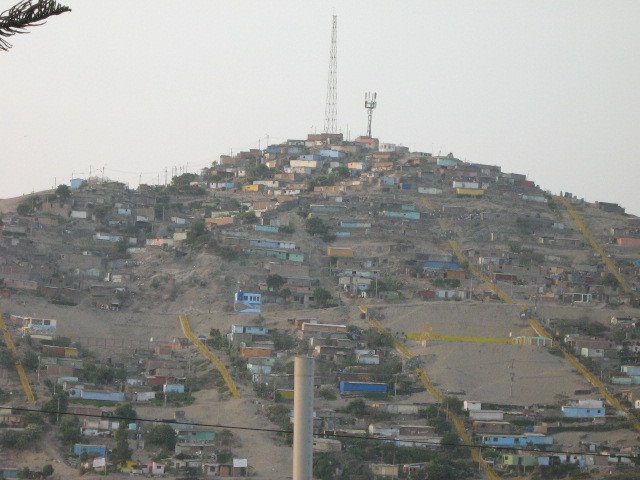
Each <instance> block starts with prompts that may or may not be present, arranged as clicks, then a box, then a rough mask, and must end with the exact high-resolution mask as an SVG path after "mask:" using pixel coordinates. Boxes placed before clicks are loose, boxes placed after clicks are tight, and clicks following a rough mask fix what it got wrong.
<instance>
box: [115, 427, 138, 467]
mask: <svg viewBox="0 0 640 480" xmlns="http://www.w3.org/2000/svg"><path fill="white" fill-rule="evenodd" d="M115 440H116V446H115V448H114V449H113V453H112V455H111V458H112V459H113V462H114V463H115V464H116V465H122V464H123V463H126V462H127V461H128V460H131V454H132V453H133V452H132V451H131V448H129V434H128V432H127V423H126V422H120V425H118V429H117V430H116V434H115Z"/></svg>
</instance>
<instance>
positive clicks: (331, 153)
mask: <svg viewBox="0 0 640 480" xmlns="http://www.w3.org/2000/svg"><path fill="white" fill-rule="evenodd" d="M320 156H321V157H326V158H344V157H346V154H345V153H344V152H339V151H338V150H320Z"/></svg>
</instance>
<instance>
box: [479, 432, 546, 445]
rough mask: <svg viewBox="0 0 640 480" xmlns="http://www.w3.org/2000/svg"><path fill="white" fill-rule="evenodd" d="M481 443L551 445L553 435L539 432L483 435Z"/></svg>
mask: <svg viewBox="0 0 640 480" xmlns="http://www.w3.org/2000/svg"><path fill="white" fill-rule="evenodd" d="M482 444H483V445H492V446H496V447H521V446H532V445H553V437H552V436H550V435H543V434H541V433H525V434H524V435H483V436H482Z"/></svg>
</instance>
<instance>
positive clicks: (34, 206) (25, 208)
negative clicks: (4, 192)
mask: <svg viewBox="0 0 640 480" xmlns="http://www.w3.org/2000/svg"><path fill="white" fill-rule="evenodd" d="M40 207H42V198H41V197H40V196H39V195H29V196H28V197H27V198H26V199H24V200H23V201H21V202H20V203H19V204H18V207H17V208H16V211H17V212H18V214H19V215H29V214H31V213H33V212H34V211H36V210H38V209H39V208H40Z"/></svg>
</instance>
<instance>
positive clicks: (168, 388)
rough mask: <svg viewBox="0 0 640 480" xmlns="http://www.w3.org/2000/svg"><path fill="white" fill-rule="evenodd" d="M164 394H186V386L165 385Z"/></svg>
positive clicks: (178, 384) (177, 384) (163, 387)
mask: <svg viewBox="0 0 640 480" xmlns="http://www.w3.org/2000/svg"><path fill="white" fill-rule="evenodd" d="M162 390H163V391H164V393H184V385H182V384H181V383H165V384H164V385H163V386H162Z"/></svg>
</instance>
